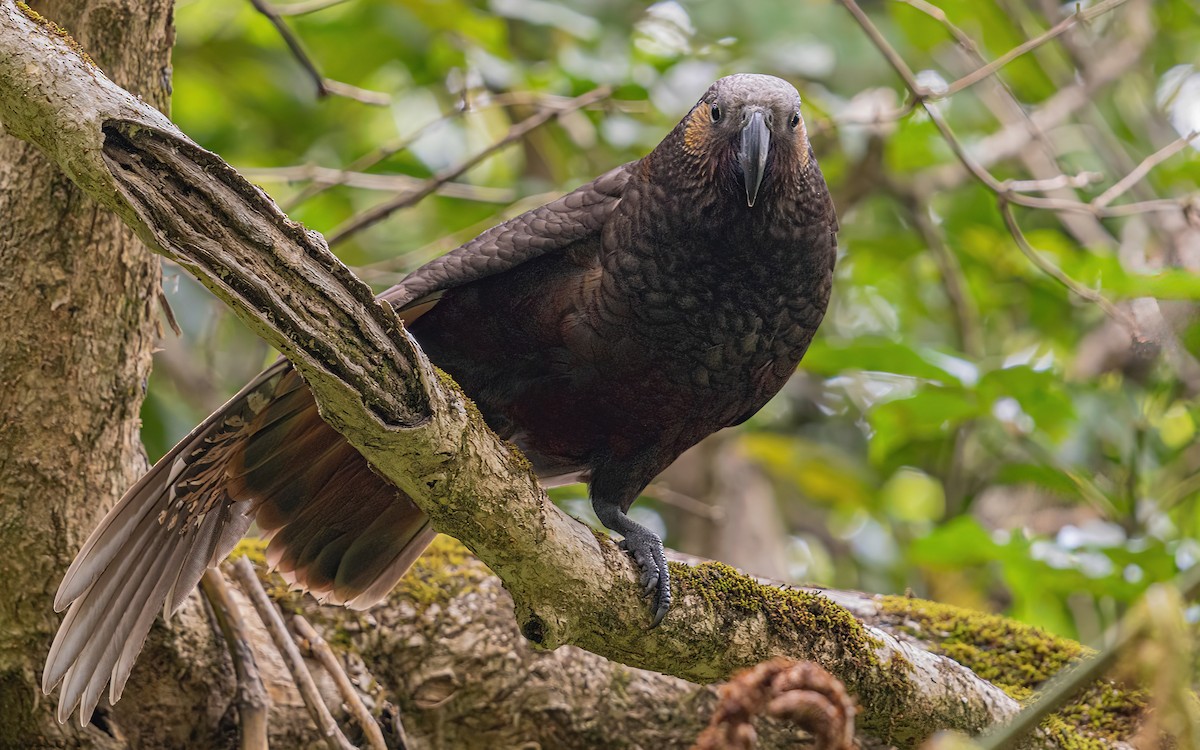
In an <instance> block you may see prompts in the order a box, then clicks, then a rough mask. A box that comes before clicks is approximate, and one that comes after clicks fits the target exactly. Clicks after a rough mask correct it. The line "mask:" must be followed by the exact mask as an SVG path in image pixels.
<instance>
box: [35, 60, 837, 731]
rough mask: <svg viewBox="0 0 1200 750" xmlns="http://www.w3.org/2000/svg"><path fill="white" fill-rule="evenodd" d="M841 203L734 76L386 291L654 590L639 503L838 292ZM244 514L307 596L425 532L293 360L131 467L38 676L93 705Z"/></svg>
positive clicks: (768, 89) (766, 376)
mask: <svg viewBox="0 0 1200 750" xmlns="http://www.w3.org/2000/svg"><path fill="white" fill-rule="evenodd" d="M836 232H837V219H836V217H835V215H834V209H833V205H832V202H831V201H830V198H829V193H828V191H827V189H826V186H825V180H824V178H823V177H822V175H821V171H820V169H818V167H817V160H816V158H815V156H814V155H813V151H812V148H811V147H810V145H809V142H808V138H807V135H806V132H805V128H804V121H803V119H802V118H801V116H800V97H799V95H798V94H797V93H796V90H795V89H794V88H793V87H792V86H791V85H789V84H788V83H786V82H784V81H782V80H780V79H778V78H773V77H770V76H763V75H734V76H729V77H727V78H722V79H721V80H719V81H717V82H716V83H714V84H713V85H712V87H710V88H709V89H708V91H707V92H705V94H704V96H703V97H702V98H701V99H700V101H699V102H697V104H696V105H695V106H694V107H693V108H692V110H691V111H690V112H689V113H688V114H687V116H685V117H684V118H683V120H682V121H680V123H679V124H678V125H677V126H676V127H675V128H674V129H673V130H672V131H671V132H670V133H669V134H668V135H667V137H666V138H665V139H663V141H662V143H660V144H659V145H658V146H657V147H656V148H655V149H654V150H653V151H652V152H650V154H649V155H647V156H646V157H644V158H642V159H640V160H638V161H634V162H631V163H629V164H626V165H624V166H621V167H618V168H616V169H614V170H612V171H611V172H607V173H605V174H603V175H601V176H600V177H598V178H596V179H595V180H594V181H592V182H590V183H588V184H587V185H584V186H583V187H581V188H579V189H578V190H575V191H574V192H572V193H570V194H568V195H566V196H564V197H562V198H559V199H558V200H556V201H554V202H552V203H548V204H546V205H544V206H542V207H540V208H536V209H533V210H532V211H529V212H528V213H525V214H522V215H521V216H518V217H517V218H515V219H512V220H510V221H507V222H505V223H503V224H501V225H499V226H497V227H495V228H493V229H490V230H488V231H487V232H484V233H483V234H482V235H480V236H479V237H477V238H475V239H474V240H471V241H470V242H468V243H466V244H465V245H463V246H461V247H459V248H458V249H456V250H454V251H452V252H450V253H449V254H447V255H445V256H443V257H441V258H439V259H437V260H435V261H433V262H431V263H429V264H428V265H426V266H424V267H422V268H420V269H418V270H417V271H415V272H413V273H412V274H411V275H409V276H408V277H407V278H405V279H404V281H403V282H401V283H400V284H399V285H398V286H395V287H393V288H391V289H389V290H387V291H386V292H384V293H383V295H382V297H383V298H384V299H386V300H387V301H388V302H390V303H391V304H392V306H393V307H394V308H395V309H396V310H398V311H399V312H400V315H401V317H402V318H403V319H404V321H405V324H406V325H407V326H408V329H409V331H410V332H411V333H412V335H413V336H414V337H415V338H416V340H417V341H418V342H419V343H420V345H421V347H422V348H423V349H424V351H425V352H426V354H428V356H429V359H430V360H431V361H432V362H433V363H434V364H436V365H438V366H439V367H441V368H442V369H444V370H445V371H447V372H448V373H450V375H452V376H453V377H454V379H455V380H456V381H457V382H458V383H459V384H460V385H461V386H462V388H463V390H464V391H466V393H467V394H468V395H470V397H471V398H472V399H473V400H474V401H475V403H476V404H477V405H478V406H479V410H480V411H481V412H482V414H483V417H484V419H485V420H486V421H487V423H488V425H489V426H490V427H491V428H492V429H493V430H494V431H495V432H496V433H497V434H498V435H499V436H500V437H502V438H504V439H506V440H509V441H511V442H513V443H514V444H516V445H517V446H518V447H519V448H520V449H521V451H523V452H524V453H525V455H526V456H527V457H528V458H529V460H530V461H531V462H532V464H533V467H534V469H535V471H536V472H537V475H538V476H539V477H540V478H541V481H542V483H543V484H544V485H546V486H553V485H559V484H564V483H570V482H587V483H588V487H589V490H590V495H591V499H592V505H593V507H594V508H595V511H596V515H597V516H598V517H599V519H600V521H601V522H602V523H603V524H604V525H605V526H607V527H608V528H609V529H611V530H613V531H615V532H617V533H618V534H620V535H622V537H623V538H624V541H623V545H624V547H625V548H626V549H627V550H628V551H629V552H630V553H631V554H632V555H633V557H634V558H635V560H636V562H637V564H638V566H639V567H640V569H641V571H642V584H643V586H644V588H645V591H646V593H647V594H648V595H649V596H650V597H651V599H652V613H653V620H652V622H653V624H655V625H657V624H658V622H659V621H660V620H662V618H663V616H664V615H665V614H666V612H667V609H668V607H669V605H670V601H671V588H670V581H669V579H668V573H667V566H666V561H665V559H664V557H663V546H662V541H661V540H660V539H659V538H658V536H657V535H656V534H655V533H654V532H652V531H650V530H649V529H647V528H645V527H644V526H641V525H639V524H638V523H636V522H634V521H632V520H630V518H629V517H628V516H627V515H626V513H627V512H628V510H629V507H630V505H631V504H632V503H633V501H634V499H636V498H637V496H638V494H639V493H640V492H641V491H642V489H643V488H645V486H646V485H647V484H648V483H649V482H650V481H651V480H652V479H654V477H655V475H657V474H658V473H659V472H660V471H662V470H663V469H664V468H666V467H667V465H668V464H670V463H671V462H672V461H673V460H675V458H676V457H677V456H679V454H680V453H682V452H683V451H684V450H686V449H687V448H689V447H691V446H692V445H695V444H696V443H697V442H698V441H700V440H701V439H702V438H704V437H705V436H707V435H709V434H711V433H713V432H715V431H717V430H719V429H721V428H723V427H729V426H731V425H736V424H738V423H740V422H742V421H744V420H746V419H747V418H749V417H750V416H751V415H752V414H754V413H755V412H756V411H758V410H759V409H760V408H761V407H762V406H763V404H765V403H766V402H767V400H768V399H770V398H771V397H772V396H773V395H775V393H776V392H778V391H779V389H780V388H781V387H782V386H783V384H784V382H785V381H786V380H787V379H788V377H789V376H790V375H791V373H792V371H793V370H794V369H795V368H796V364H797V363H798V362H799V361H800V358H801V357H802V356H803V354H804V352H805V350H806V349H807V347H808V344H809V342H810V341H811V339H812V337H813V334H814V333H815V332H816V330H817V326H818V324H819V323H820V322H821V318H822V317H823V316H824V314H825V308H826V305H827V304H828V301H829V292H830V284H831V280H832V275H833V266H834V257H835V254H836V239H835V234H836ZM251 522H256V523H257V524H258V527H259V528H260V529H261V530H262V531H263V532H264V533H265V534H266V535H267V536H269V537H270V540H271V541H270V544H269V546H268V547H267V559H268V561H269V562H270V563H271V564H272V565H274V566H275V567H276V568H277V570H278V571H279V572H280V573H282V574H283V576H284V577H285V578H286V579H288V580H289V581H292V582H295V583H298V584H300V585H302V586H304V587H306V588H307V589H308V590H309V591H311V592H312V593H313V594H314V595H315V596H317V597H318V598H320V599H322V600H324V601H328V602H333V603H337V604H345V605H347V606H350V607H356V608H363V607H367V606H370V605H371V604H372V603H374V602H376V601H378V600H379V599H381V598H382V597H384V596H385V595H386V594H387V593H388V591H389V590H390V589H391V588H392V587H393V586H394V585H395V583H396V582H397V580H398V579H399V578H400V577H401V576H402V575H403V574H404V572H405V570H406V569H407V568H408V567H409V565H410V564H411V563H412V561H413V560H414V559H415V558H416V557H417V556H418V555H420V553H421V551H422V550H423V549H424V548H425V546H426V545H427V544H428V542H429V541H430V539H431V538H432V537H433V534H434V532H433V530H432V529H431V528H430V527H429V522H428V519H427V518H426V517H425V515H424V514H422V513H421V511H420V510H419V509H418V508H417V507H416V505H414V504H413V503H412V501H411V500H410V499H409V498H408V497H407V496H406V495H404V494H403V493H401V492H400V491H399V490H397V489H396V488H395V487H393V486H392V485H391V484H389V483H388V482H386V481H384V480H382V479H381V478H379V477H378V476H376V475H375V474H374V473H373V472H372V471H371V469H370V467H369V466H368V465H367V462H366V461H365V460H364V459H363V458H362V456H360V455H359V454H358V452H357V451H355V450H354V449H353V448H352V447H351V446H350V445H349V444H348V443H346V441H345V440H343V439H342V437H341V435H339V434H338V433H337V432H335V431H334V430H333V429H332V428H331V427H329V426H328V425H327V424H326V423H325V422H324V421H322V419H321V417H320V416H319V415H318V413H317V407H316V404H315V403H314V401H313V398H312V395H311V393H310V392H309V389H308V388H307V387H306V386H305V385H304V383H303V381H301V379H300V377H299V375H297V374H296V372H295V371H294V370H293V369H292V368H291V367H290V365H289V364H288V363H287V362H286V361H281V362H279V363H278V364H276V365H275V366H273V367H271V368H269V369H267V370H266V371H265V372H263V373H262V374H261V375H259V376H258V377H257V378H255V379H254V380H253V381H252V382H251V383H250V384H249V385H247V386H246V387H245V388H243V389H242V390H241V392H239V393H238V394H237V395H236V396H234V397H233V399H232V400H230V401H229V403H227V404H225V406H223V407H222V408H221V409H220V410H219V411H217V412H216V413H215V414H213V415H212V416H210V417H209V418H208V419H206V420H204V422H203V423H202V424H201V425H200V426H199V427H197V428H196V429H195V430H193V431H192V433H191V434H190V435H188V436H187V437H186V438H185V439H184V440H183V441H182V442H180V443H179V445H177V446H175V448H174V449H172V450H171V452H170V453H168V454H167V455H166V456H164V457H163V458H162V460H160V461H159V462H158V463H157V464H155V466H154V467H153V468H152V469H151V470H150V472H149V473H148V474H146V475H145V476H144V477H142V479H141V480H140V481H138V482H137V484H135V485H134V486H133V487H132V488H131V489H130V490H129V491H128V492H127V493H126V494H125V496H124V497H123V498H122V499H121V500H120V502H119V503H118V504H117V505H116V507H114V508H113V510H112V511H111V512H110V513H109V514H108V515H107V516H106V517H105V518H104V520H103V521H102V522H101V524H100V526H99V527H98V528H97V529H96V530H95V531H94V532H93V533H92V535H91V536H90V537H89V538H88V540H87V542H86V543H85V544H84V546H83V548H82V549H81V550H80V552H79V554H78V556H77V557H76V558H75V561H74V563H72V565H71V567H70V569H69V570H68V571H67V573H66V576H65V577H64V578H63V581H62V584H61V586H60V587H59V589H58V595H57V598H56V599H55V609H56V610H58V611H62V610H63V609H66V608H68V607H69V610H68V612H67V615H66V617H65V619H64V620H63V622H62V625H61V627H60V629H59V631H58V635H57V636H56V637H55V639H54V645H53V646H52V647H51V650H50V654H49V657H48V658H47V662H46V669H45V671H44V673H43V676H42V680H43V681H42V685H43V689H44V690H45V691H46V692H49V691H50V690H52V689H53V688H54V687H55V686H56V685H58V684H59V683H60V682H61V683H62V685H63V688H62V696H61V698H60V702H59V709H58V717H59V720H60V721H65V720H66V718H67V717H68V716H69V715H70V714H71V712H72V711H73V710H74V709H75V708H76V707H77V706H78V707H80V711H81V714H80V716H81V720H82V721H83V722H85V723H86V722H87V720H88V718H89V717H90V716H91V713H92V710H93V709H94V708H95V706H96V703H97V701H98V700H99V696H100V693H101V691H102V690H103V688H104V686H105V684H106V683H111V688H110V700H111V701H114V702H115V701H116V700H117V699H118V698H119V697H120V695H121V691H122V689H123V687H124V685H125V681H126V680H127V679H128V677H129V672H130V670H131V668H132V666H133V662H134V659H135V658H136V657H137V654H138V652H139V651H140V650H141V647H142V644H143V642H144V640H145V638H146V635H147V633H148V632H149V629H150V626H151V624H152V623H153V620H154V617H155V615H156V613H157V612H159V611H160V610H164V608H165V611H166V612H167V613H170V612H172V611H174V610H175V609H177V608H178V607H179V606H180V604H181V603H182V602H183V600H184V598H185V597H187V595H188V594H189V593H190V592H191V591H192V589H193V588H195V586H196V584H197V583H198V582H199V580H200V577H201V575H202V574H203V573H204V570H205V569H206V568H208V567H209V566H212V565H216V564H217V563H218V562H220V561H221V560H222V559H223V558H224V557H225V556H226V555H227V554H228V553H229V551H230V550H231V549H232V548H233V546H234V544H235V543H236V542H237V540H238V539H239V538H240V537H241V536H242V535H243V534H244V533H245V532H246V530H247V529H248V527H249V526H250V524H251Z"/></svg>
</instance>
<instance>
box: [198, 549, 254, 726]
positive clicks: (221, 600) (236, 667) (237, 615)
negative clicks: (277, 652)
mask: <svg viewBox="0 0 1200 750" xmlns="http://www.w3.org/2000/svg"><path fill="white" fill-rule="evenodd" d="M200 590H201V591H203V592H204V597H205V598H206V599H208V603H209V605H210V606H212V612H213V617H214V618H215V619H216V621H217V627H218V628H220V629H221V635H222V637H224V638H225V643H226V645H227V646H228V647H229V656H230V658H231V659H233V671H234V674H236V675H237V707H238V724H239V727H240V733H241V737H240V741H239V744H238V747H239V748H241V750H267V748H268V743H267V727H268V726H269V722H270V712H271V701H270V699H269V698H268V697H267V689H266V688H265V687H263V682H262V677H260V676H259V674H258V665H257V664H256V663H255V661H254V649H253V648H252V647H251V646H250V638H249V636H248V635H247V633H246V622H245V621H244V620H243V619H242V613H241V610H239V609H238V606H237V604H236V603H234V601H233V598H232V597H230V596H229V586H228V584H226V583H225V576H223V575H222V574H221V571H220V570H218V569H217V568H209V569H208V570H206V571H204V577H203V578H201V579H200Z"/></svg>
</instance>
